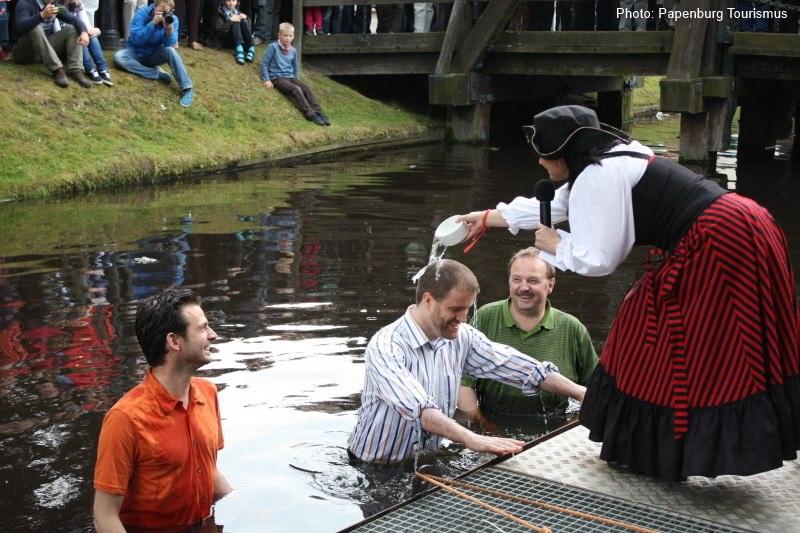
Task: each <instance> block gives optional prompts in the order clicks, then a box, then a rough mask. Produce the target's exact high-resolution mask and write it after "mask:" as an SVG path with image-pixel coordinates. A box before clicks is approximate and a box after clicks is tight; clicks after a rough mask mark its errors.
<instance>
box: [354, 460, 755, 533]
mask: <svg viewBox="0 0 800 533" xmlns="http://www.w3.org/2000/svg"><path fill="white" fill-rule="evenodd" d="M463 481H467V482H469V483H472V484H475V485H480V486H482V487H486V488H490V489H493V490H496V491H501V492H504V493H507V494H513V495H515V496H522V497H524V498H530V499H534V500H539V501H543V502H546V503H550V504H554V505H558V506H561V507H566V508H569V509H572V510H576V511H582V512H584V513H589V514H592V515H596V516H602V517H604V518H611V519H615V520H619V521H622V522H625V523H627V524H629V525H631V526H638V527H644V528H651V529H653V530H656V531H659V532H660V533H687V532H692V533H707V532H708V533H710V532H715V533H728V532H735V531H742V530H740V529H736V528H733V527H730V526H725V525H721V524H715V523H713V522H709V521H704V520H699V519H695V518H692V517H689V516H686V515H682V514H678V513H675V512H670V511H666V510H662V509H658V508H654V507H648V506H645V505H640V504H635V503H631V502H628V501H625V500H622V499H619V498H613V497H610V496H606V495H603V494H599V493H596V492H593V491H589V490H585V489H579V488H575V487H570V486H566V485H563V484H561V483H555V482H552V481H547V480H544V479H541V478H537V477H532V476H528V475H522V474H517V473H513V472H510V471H508V470H504V469H499V468H497V467H491V468H485V469H483V470H479V471H477V472H475V473H473V474H471V475H469V476H467V477H466V478H464V479H463ZM459 490H461V491H463V492H464V493H466V494H469V495H472V496H475V497H477V498H479V499H480V500H481V501H483V502H485V503H488V504H490V505H493V506H495V507H498V508H500V509H502V510H504V511H506V512H509V513H511V514H513V515H515V516H517V517H519V518H522V519H523V520H527V521H529V522H531V523H533V524H535V525H536V526H539V527H544V526H547V527H550V528H552V530H553V531H554V532H570V533H572V532H582V533H590V532H591V533H594V532H610V531H626V532H629V531H630V529H626V528H622V527H615V526H611V525H607V524H603V523H601V522H597V521H594V520H590V519H586V518H581V517H576V516H571V515H568V514H563V513H560V512H558V511H552V510H548V509H544V508H541V507H537V506H535V505H532V504H529V503H521V502H515V501H512V500H508V499H506V498H502V497H498V496H494V495H489V494H485V493H481V492H476V491H472V490H469V489H467V488H460V489H459ZM353 531H364V532H367V531H372V532H381V533H383V532H385V533H399V532H403V531H405V532H414V533H416V532H420V531H435V532H447V531H453V532H459V533H461V532H468V531H480V532H495V531H497V532H503V533H511V532H526V533H527V532H529V531H530V530H529V529H528V528H526V527H525V526H523V525H521V524H518V523H516V522H513V521H511V520H509V519H507V518H505V517H503V516H500V515H499V514H496V513H493V512H491V511H489V510H486V509H483V508H481V507H479V506H478V505H476V504H474V503H472V502H469V501H467V500H465V499H462V498H460V497H458V496H455V495H451V494H449V493H446V492H443V491H437V492H434V493H432V494H430V495H428V496H425V497H422V498H419V499H417V500H414V501H411V502H409V503H408V504H406V505H404V506H402V507H400V508H398V509H395V510H394V511H392V512H390V513H388V514H385V515H383V516H381V517H379V518H377V519H376V520H373V521H371V522H367V523H365V524H363V525H361V526H360V527H359V528H357V529H354V530H353Z"/></svg>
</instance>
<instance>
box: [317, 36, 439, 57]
mask: <svg viewBox="0 0 800 533" xmlns="http://www.w3.org/2000/svg"><path fill="white" fill-rule="evenodd" d="M443 40H444V33H443V32H428V33H375V34H369V33H367V34H359V33H341V34H337V35H306V36H305V39H304V44H303V46H304V48H303V53H304V54H305V55H306V56H308V55H312V54H314V55H322V54H333V55H342V54H356V55H358V54H376V53H380V54H387V53H416V52H422V53H437V54H438V53H439V50H441V48H442V41H443Z"/></svg>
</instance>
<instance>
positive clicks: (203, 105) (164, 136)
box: [0, 47, 437, 199]
mask: <svg viewBox="0 0 800 533" xmlns="http://www.w3.org/2000/svg"><path fill="white" fill-rule="evenodd" d="M262 51H263V48H259V54H258V56H259V58H260V57H261V53H262ZM181 53H182V55H183V58H184V61H185V63H186V66H187V69H188V71H189V74H190V76H191V77H192V80H193V82H194V85H195V101H194V105H192V107H191V108H189V109H183V108H181V107H180V106H179V105H178V89H177V87H176V84H175V82H173V83H172V84H171V85H170V86H165V85H164V84H161V83H158V82H154V81H149V80H144V79H142V78H138V77H135V76H132V75H129V74H127V73H124V72H120V71H118V70H115V69H112V75H113V77H114V81H115V83H116V85H115V86H114V87H111V88H108V87H105V86H97V87H93V88H92V89H89V90H86V89H83V88H81V87H79V86H78V85H77V84H76V83H74V82H72V83H70V87H69V88H67V89H61V88H59V87H57V86H56V85H55V84H53V82H52V81H51V78H50V76H49V75H48V73H47V72H46V69H45V68H44V67H43V66H41V65H38V66H18V65H14V64H13V63H11V62H6V63H4V64H2V65H0V73H1V74H0V108H2V109H3V114H4V116H3V119H2V121H3V123H4V126H3V128H2V132H3V133H2V135H0V199H3V198H26V197H43V196H50V195H60V194H65V193H71V192H76V191H85V190H92V189H95V188H100V187H106V186H110V185H124V184H141V183H150V182H153V181H159V180H161V179H163V178H166V177H171V176H175V175H181V174H186V173H188V172H196V171H198V170H203V169H213V168H219V167H225V166H236V165H238V164H241V163H246V162H252V161H263V160H269V159H273V158H277V157H281V156H284V155H287V154H291V153H297V152H303V151H308V150H310V149H313V148H315V147H326V146H330V145H341V144H347V143H357V142H362V141H369V140H379V139H391V138H402V137H409V136H414V135H423V134H425V133H426V132H430V131H431V130H433V129H435V128H436V127H437V125H436V124H434V123H433V122H432V121H430V120H429V119H427V118H426V117H421V116H417V115H413V114H411V113H408V112H405V111H403V110H400V109H397V108H393V107H390V106H387V105H384V104H381V103H380V102H376V101H374V100H370V99H368V98H366V97H364V96H362V95H360V94H358V93H357V92H355V91H353V90H351V89H349V88H347V87H345V86H343V85H341V84H338V83H336V82H333V81H331V80H330V79H328V78H326V77H325V76H322V75H319V74H316V73H314V72H313V71H311V70H310V69H305V71H304V72H303V77H304V78H306V79H307V80H308V81H309V83H310V85H311V86H312V87H313V89H314V91H315V93H316V94H317V96H318V99H319V101H320V102H321V104H322V105H323V107H324V109H325V111H326V113H327V114H328V115H329V117H330V118H331V122H332V123H333V125H332V126H331V127H329V128H322V127H320V126H316V125H314V124H312V123H311V122H308V121H306V120H305V118H303V117H302V115H300V113H299V112H298V111H297V110H296V109H295V108H294V107H293V106H292V105H291V104H290V103H289V102H288V100H286V98H285V97H283V96H282V95H281V94H280V93H278V92H277V91H276V90H274V89H273V90H267V89H264V88H263V86H262V85H261V82H260V81H259V78H258V67H257V65H258V63H255V64H252V65H245V66H240V65H237V64H236V63H235V62H234V61H233V58H232V56H231V55H230V53H229V52H227V51H215V50H211V49H205V50H202V51H199V52H198V51H194V50H191V49H188V48H186V47H182V48H181ZM107 57H108V59H109V60H110V57H111V55H110V53H109V54H107ZM109 63H110V61H109Z"/></svg>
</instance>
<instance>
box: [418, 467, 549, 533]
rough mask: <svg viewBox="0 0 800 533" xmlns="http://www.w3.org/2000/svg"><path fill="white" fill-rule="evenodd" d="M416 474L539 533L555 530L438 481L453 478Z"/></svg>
mask: <svg viewBox="0 0 800 533" xmlns="http://www.w3.org/2000/svg"><path fill="white" fill-rule="evenodd" d="M416 475H417V477H418V478H420V479H421V480H423V481H426V482H428V483H430V484H431V485H435V486H437V487H439V488H440V489H442V490H445V491H447V492H449V493H451V494H454V495H456V496H458V497H459V498H464V499H465V500H467V501H470V502H472V503H474V504H475V505H478V506H480V507H483V508H484V509H486V510H487V511H491V512H493V513H495V514H498V515H500V516H502V517H503V518H507V519H509V520H511V521H513V522H516V523H517V524H521V525H523V526H525V527H526V528H528V529H530V530H532V531H538V532H539V533H553V530H552V529H550V528H549V527H539V526H537V525H534V524H531V523H530V522H528V521H527V520H523V519H522V518H520V517H518V516H514V515H513V514H511V513H509V512H507V511H504V510H502V509H499V508H497V507H495V506H493V505H490V504H488V503H486V502H482V501H481V500H479V499H478V498H476V497H475V496H470V495H469V494H464V493H463V492H461V491H460V490H457V489H454V488H453V487H450V486H448V485H447V484H445V483H442V482H440V481H438V480H444V481H446V482H452V480H450V479H445V478H440V477H437V476H429V475H427V474H421V473H419V472H417V473H416Z"/></svg>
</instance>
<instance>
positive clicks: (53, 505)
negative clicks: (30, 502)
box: [33, 475, 83, 509]
mask: <svg viewBox="0 0 800 533" xmlns="http://www.w3.org/2000/svg"><path fill="white" fill-rule="evenodd" d="M82 482H83V481H82V480H81V479H80V478H79V477H76V476H70V475H67V476H62V477H59V478H58V479H55V480H53V481H51V482H49V483H44V484H42V485H41V486H40V487H39V488H38V489H35V490H34V491H33V494H34V496H35V497H36V503H37V504H39V506H41V507H46V508H48V509H58V508H60V507H64V506H65V505H66V504H68V503H69V502H71V501H72V500H74V499H75V498H77V497H78V496H79V495H80V491H81V484H82Z"/></svg>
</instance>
